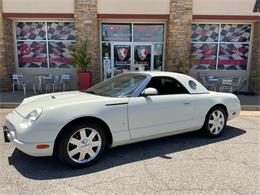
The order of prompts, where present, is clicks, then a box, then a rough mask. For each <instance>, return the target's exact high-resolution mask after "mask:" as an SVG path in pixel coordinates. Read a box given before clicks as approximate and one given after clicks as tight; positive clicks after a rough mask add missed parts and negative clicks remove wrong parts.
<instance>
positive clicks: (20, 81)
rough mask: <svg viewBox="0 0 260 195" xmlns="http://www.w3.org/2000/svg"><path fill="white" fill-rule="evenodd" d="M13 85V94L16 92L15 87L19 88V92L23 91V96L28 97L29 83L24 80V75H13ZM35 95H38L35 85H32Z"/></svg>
mask: <svg viewBox="0 0 260 195" xmlns="http://www.w3.org/2000/svg"><path fill="white" fill-rule="evenodd" d="M12 85H13V93H14V92H15V86H17V90H19V89H21V88H22V89H23V94H24V96H26V90H27V86H28V85H29V82H28V81H27V80H26V79H25V78H24V75H23V74H22V73H13V74H12ZM32 87H33V91H34V94H36V89H35V85H34V84H32Z"/></svg>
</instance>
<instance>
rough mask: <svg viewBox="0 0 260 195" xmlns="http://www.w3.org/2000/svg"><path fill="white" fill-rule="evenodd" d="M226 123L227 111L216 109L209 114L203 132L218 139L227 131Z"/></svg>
mask: <svg viewBox="0 0 260 195" xmlns="http://www.w3.org/2000/svg"><path fill="white" fill-rule="evenodd" d="M226 123H227V113H226V111H225V110H224V109H223V108H221V107H215V108H213V109H211V110H210V111H209V112H208V114H207V116H206V119H205V122H204V125H203V128H202V130H203V132H204V133H205V134H206V135H207V136H210V137H217V136H219V135H220V134H221V133H222V132H223V130H224V129H225V127H226Z"/></svg>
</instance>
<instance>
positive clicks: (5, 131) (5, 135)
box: [3, 126, 10, 143]
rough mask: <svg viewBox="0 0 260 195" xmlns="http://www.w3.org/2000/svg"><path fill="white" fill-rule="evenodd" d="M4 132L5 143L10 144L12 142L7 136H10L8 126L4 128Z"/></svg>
mask: <svg viewBox="0 0 260 195" xmlns="http://www.w3.org/2000/svg"><path fill="white" fill-rule="evenodd" d="M3 131H4V141H5V143H9V142H10V140H9V138H8V136H7V134H8V128H7V127H6V126H4V127H3Z"/></svg>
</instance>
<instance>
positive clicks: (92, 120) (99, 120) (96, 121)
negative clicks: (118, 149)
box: [53, 116, 113, 154]
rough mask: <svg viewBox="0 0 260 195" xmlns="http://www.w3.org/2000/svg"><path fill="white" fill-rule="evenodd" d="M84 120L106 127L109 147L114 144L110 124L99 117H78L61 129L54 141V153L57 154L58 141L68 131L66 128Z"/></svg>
mask: <svg viewBox="0 0 260 195" xmlns="http://www.w3.org/2000/svg"><path fill="white" fill-rule="evenodd" d="M82 122H93V123H96V124H98V125H100V126H101V127H102V129H104V131H105V134H106V137H107V147H110V146H111V145H112V143H113V137H112V133H111V130H110V128H109V126H108V125H107V123H106V122H105V121H103V120H102V119H100V118H97V117H93V116H85V117H80V118H76V119H74V120H72V121H70V122H69V123H67V124H66V125H65V126H64V127H63V128H62V129H61V130H60V132H59V133H58V135H57V136H56V139H55V142H54V149H53V154H56V151H57V145H58V141H59V138H60V137H61V135H62V134H63V132H64V131H66V129H68V128H69V127H71V126H72V125H74V124H77V123H82Z"/></svg>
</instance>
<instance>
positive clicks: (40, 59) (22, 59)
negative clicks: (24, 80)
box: [17, 41, 47, 68]
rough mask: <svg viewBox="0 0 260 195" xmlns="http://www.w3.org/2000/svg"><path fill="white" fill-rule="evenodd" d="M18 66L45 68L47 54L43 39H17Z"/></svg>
mask: <svg viewBox="0 0 260 195" xmlns="http://www.w3.org/2000/svg"><path fill="white" fill-rule="evenodd" d="M17 54H18V64H19V67H21V68H23V67H26V68H46V67H47V55H46V43H45V42H44V41H37V42H36V41H19V42H18V43H17Z"/></svg>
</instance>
